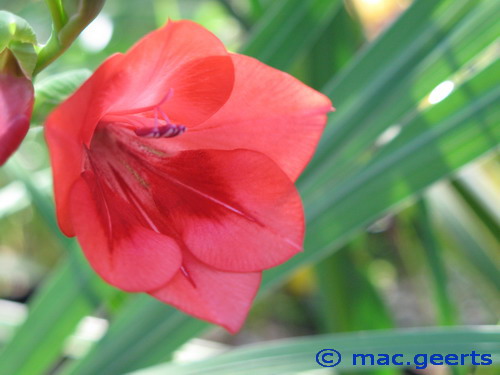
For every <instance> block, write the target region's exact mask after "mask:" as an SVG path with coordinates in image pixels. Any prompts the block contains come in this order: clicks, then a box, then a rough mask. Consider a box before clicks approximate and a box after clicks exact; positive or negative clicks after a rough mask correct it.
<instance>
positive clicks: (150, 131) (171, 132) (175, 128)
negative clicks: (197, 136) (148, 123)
mask: <svg viewBox="0 0 500 375" xmlns="http://www.w3.org/2000/svg"><path fill="white" fill-rule="evenodd" d="M185 131H186V127H185V126H184V125H175V124H167V125H161V126H153V127H143V128H139V129H135V130H134V132H135V134H136V135H138V136H139V137H144V138H173V137H177V136H178V135H181V134H182V133H184V132H185Z"/></svg>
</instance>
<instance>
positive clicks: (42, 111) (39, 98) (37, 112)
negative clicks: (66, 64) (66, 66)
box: [33, 69, 92, 123]
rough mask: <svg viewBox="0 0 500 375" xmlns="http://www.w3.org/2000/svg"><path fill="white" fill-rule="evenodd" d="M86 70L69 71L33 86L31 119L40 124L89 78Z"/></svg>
mask: <svg viewBox="0 0 500 375" xmlns="http://www.w3.org/2000/svg"><path fill="white" fill-rule="evenodd" d="M91 74H92V72H91V71H90V70H88V69H77V70H70V71H68V72H64V73H59V74H54V75H51V76H49V77H47V78H45V79H43V80H40V81H39V82H37V83H36V84H35V108H34V111H33V119H34V121H35V122H38V123H41V122H43V121H44V119H45V118H46V117H47V115H48V114H49V113H50V112H51V111H52V110H53V109H54V108H55V107H56V106H57V105H59V104H60V103H61V102H63V101H64V100H65V99H66V98H67V97H68V96H69V95H70V94H72V93H73V92H74V91H75V90H76V89H77V88H78V87H80V85H81V84H82V83H83V82H84V81H85V80H86V79H87V78H89V77H90V75H91Z"/></svg>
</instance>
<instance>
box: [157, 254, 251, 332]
mask: <svg viewBox="0 0 500 375" xmlns="http://www.w3.org/2000/svg"><path fill="white" fill-rule="evenodd" d="M183 263H184V266H185V271H186V273H187V275H188V277H186V276H185V274H184V273H182V272H178V273H177V275H176V276H175V277H174V278H173V279H172V280H171V281H170V282H169V283H168V284H167V285H165V286H164V287H162V288H161V289H159V290H157V291H154V292H151V293H150V294H151V295H152V296H153V297H155V298H157V299H159V300H160V301H163V302H166V303H168V304H171V305H173V306H175V307H177V308H178V309H181V310H182V311H184V312H186V313H187V314H190V315H193V316H195V317H197V318H199V319H203V320H207V321H209V322H211V323H215V324H218V325H221V326H223V327H224V328H226V329H227V330H228V331H229V332H231V333H236V332H237V331H239V330H240V328H241V326H242V325H243V323H244V321H245V318H246V316H247V314H248V311H249V310H250V307H251V305H252V301H253V299H254V297H255V295H256V294H257V290H258V288H259V284H260V279H261V274H260V272H252V273H231V272H222V271H217V270H215V269H213V268H210V267H208V266H206V265H204V264H203V263H201V262H199V261H198V260H196V259H194V258H193V257H185V258H184V260H183Z"/></svg>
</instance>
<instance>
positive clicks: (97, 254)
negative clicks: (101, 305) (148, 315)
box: [71, 171, 182, 292]
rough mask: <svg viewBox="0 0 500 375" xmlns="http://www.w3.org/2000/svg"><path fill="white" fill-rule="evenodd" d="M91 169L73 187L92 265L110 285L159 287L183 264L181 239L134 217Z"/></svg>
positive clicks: (76, 223)
mask: <svg viewBox="0 0 500 375" xmlns="http://www.w3.org/2000/svg"><path fill="white" fill-rule="evenodd" d="M108 189H109V188H107V187H106V186H105V185H103V184H102V181H101V182H100V181H98V180H97V178H96V176H95V175H94V174H93V173H92V172H90V171H88V172H85V173H84V174H83V175H82V177H81V178H80V179H79V180H78V181H77V182H76V183H75V184H74V187H73V189H72V191H71V213H72V223H73V227H74V229H75V233H76V236H77V238H78V241H79V242H80V245H81V247H82V249H83V251H84V253H85V256H86V257H87V259H88V261H89V263H90V264H91V265H92V267H93V268H94V269H95V270H96V272H97V273H98V274H99V275H100V276H101V277H102V278H103V279H104V280H106V281H107V282H109V283H110V284H112V285H114V286H116V287H118V288H120V289H123V290H126V291H130V292H143V291H148V290H152V289H156V288H159V287H160V286H162V285H164V284H165V283H166V282H168V281H169V280H170V279H171V278H172V277H173V276H174V275H175V274H176V273H177V271H178V270H179V268H180V266H181V259H182V257H181V253H180V249H179V247H178V246H177V244H176V242H175V241H174V240H173V239H172V238H170V237H168V236H166V235H163V234H160V233H156V232H155V231H153V230H152V229H150V228H147V227H146V226H144V225H143V223H141V221H140V220H139V219H138V218H137V217H135V216H134V210H133V209H132V207H130V205H129V204H128V203H127V202H125V201H122V200H121V199H120V198H119V197H118V195H115V194H113V193H112V192H111V191H109V190H108Z"/></svg>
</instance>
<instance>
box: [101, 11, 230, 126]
mask: <svg viewBox="0 0 500 375" xmlns="http://www.w3.org/2000/svg"><path fill="white" fill-rule="evenodd" d="M121 74H122V75H121V77H120V78H119V79H120V81H121V84H119V85H116V89H115V90H114V91H112V92H110V95H111V96H113V97H115V102H114V103H113V106H112V108H110V112H112V113H118V112H129V113H130V112H131V111H133V110H134V108H144V107H149V106H154V105H156V104H158V103H159V102H161V101H162V99H164V98H165V96H166V95H167V94H168V92H169V90H170V89H173V96H172V98H171V99H169V100H168V101H167V102H166V103H165V104H164V106H163V107H164V109H165V110H166V112H167V114H168V115H169V117H170V118H171V119H172V121H175V122H178V123H182V124H184V125H194V124H198V123H200V122H202V121H205V120H206V119H207V118H209V117H210V116H212V115H213V114H214V113H215V112H216V111H218V110H219V109H220V108H221V106H222V105H223V104H224V103H225V102H226V101H227V99H228V98H229V95H230V94H231V90H232V88H233V83H234V68H233V62H232V59H231V57H230V56H229V55H228V53H227V51H226V49H225V47H224V45H223V44H222V43H221V41H220V40H218V39H217V37H215V36H214V35H213V34H212V33H210V32H209V31H208V30H206V29H205V28H203V27H202V26H200V25H197V24H196V23H194V22H191V21H178V22H172V21H170V22H168V24H167V25H166V26H165V27H163V28H161V29H158V30H156V31H154V32H152V33H150V34H148V35H146V36H145V37H144V38H143V39H141V40H140V41H139V42H138V43H137V44H136V45H135V46H134V47H133V48H132V49H131V50H130V51H129V52H127V54H126V57H125V59H124V61H123V69H122V73H121Z"/></svg>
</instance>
